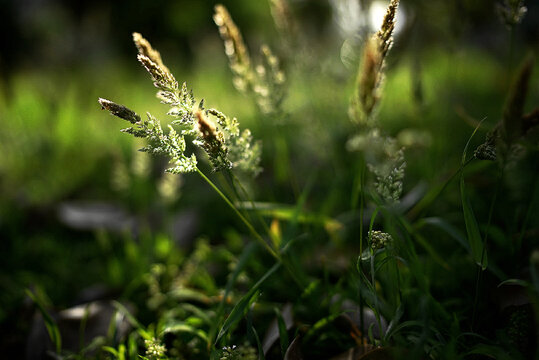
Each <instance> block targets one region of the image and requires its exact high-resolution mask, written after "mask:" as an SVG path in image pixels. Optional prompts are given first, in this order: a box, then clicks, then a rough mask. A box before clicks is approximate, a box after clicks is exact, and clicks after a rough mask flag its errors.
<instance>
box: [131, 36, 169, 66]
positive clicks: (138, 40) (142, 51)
mask: <svg viewBox="0 0 539 360" xmlns="http://www.w3.org/2000/svg"><path fill="white" fill-rule="evenodd" d="M133 42H134V43H135V46H136V47H137V50H138V53H139V55H144V56H146V57H147V58H148V59H150V60H151V61H153V62H154V63H156V64H157V65H159V67H160V68H162V69H163V70H164V71H165V72H168V73H170V70H169V69H168V68H167V67H166V66H165V64H163V60H162V59H161V54H160V53H159V51H157V50H155V49H154V48H153V47H152V45H151V44H150V42H149V41H148V40H146V39H145V38H143V37H142V35H141V34H139V33H137V32H134V33H133Z"/></svg>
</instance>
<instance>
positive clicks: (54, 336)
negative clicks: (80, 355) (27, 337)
mask: <svg viewBox="0 0 539 360" xmlns="http://www.w3.org/2000/svg"><path fill="white" fill-rule="evenodd" d="M25 292H26V295H28V297H29V298H30V299H32V301H33V302H34V304H36V305H37V308H38V309H39V312H40V313H41V316H43V321H44V322H45V327H46V328H47V332H48V333H49V337H50V338H51V341H52V342H53V344H54V346H55V348H56V353H57V354H60V351H61V350H62V337H61V335H60V330H59V329H58V325H57V324H56V321H55V320H54V319H53V318H52V316H51V315H50V314H49V312H48V311H47V309H45V304H44V303H43V301H42V300H41V299H40V298H39V297H38V296H36V294H34V293H33V292H32V291H30V290H29V289H25Z"/></svg>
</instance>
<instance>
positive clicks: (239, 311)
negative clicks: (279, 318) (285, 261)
mask: <svg viewBox="0 0 539 360" xmlns="http://www.w3.org/2000/svg"><path fill="white" fill-rule="evenodd" d="M279 267H281V263H276V264H275V265H273V266H272V267H271V269H269V270H268V272H266V273H265V274H264V276H262V277H261V278H260V280H258V282H257V283H256V284H255V285H254V286H253V287H252V288H251V290H249V292H248V293H247V294H245V295H244V296H243V297H242V298H241V299H240V301H239V302H238V303H237V304H236V306H234V308H233V309H232V312H231V313H230V315H229V316H228V318H227V319H226V320H225V323H224V324H223V326H222V327H221V330H219V334H218V335H217V339H215V342H214V345H215V344H217V343H218V342H219V340H221V338H222V337H223V336H224V335H225V334H226V333H228V331H229V330H230V328H231V327H232V326H234V325H235V324H236V323H237V322H238V321H239V320H240V319H241V318H242V316H243V314H245V312H246V311H247V308H248V307H249V303H250V302H251V300H252V299H253V298H254V297H255V296H256V295H257V294H258V289H259V288H260V286H261V285H262V284H263V283H264V281H266V280H267V279H268V278H269V277H270V276H271V275H273V273H275V272H276V271H277V270H278V269H279Z"/></svg>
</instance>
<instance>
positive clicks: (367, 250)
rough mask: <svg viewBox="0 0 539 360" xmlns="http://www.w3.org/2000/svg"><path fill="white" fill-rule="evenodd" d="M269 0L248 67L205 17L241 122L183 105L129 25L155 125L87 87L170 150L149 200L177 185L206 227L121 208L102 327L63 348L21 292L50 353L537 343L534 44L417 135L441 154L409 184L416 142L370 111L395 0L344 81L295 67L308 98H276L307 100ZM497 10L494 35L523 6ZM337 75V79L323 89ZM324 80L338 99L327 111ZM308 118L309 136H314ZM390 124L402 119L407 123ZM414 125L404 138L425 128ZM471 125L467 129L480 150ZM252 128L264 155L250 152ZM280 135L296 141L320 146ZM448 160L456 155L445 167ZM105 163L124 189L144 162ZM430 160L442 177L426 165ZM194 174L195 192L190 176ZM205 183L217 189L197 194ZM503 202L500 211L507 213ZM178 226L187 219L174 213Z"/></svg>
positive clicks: (490, 349) (418, 158) (235, 39)
mask: <svg viewBox="0 0 539 360" xmlns="http://www.w3.org/2000/svg"><path fill="white" fill-rule="evenodd" d="M269 3H270V4H269V5H270V9H271V11H272V15H273V18H274V20H275V25H276V28H277V31H278V34H279V36H280V37H281V40H282V41H281V42H280V43H281V44H282V47H281V48H279V47H275V49H276V50H270V47H269V46H268V45H262V46H261V52H260V53H261V54H260V59H259V60H257V59H256V58H254V57H253V58H252V57H251V55H250V53H249V51H248V48H247V45H246V42H245V40H244V39H246V38H247V37H244V36H243V35H242V33H241V30H240V29H239V27H238V26H237V25H236V23H235V22H234V21H233V19H232V15H231V13H229V11H228V10H227V9H226V8H225V7H224V6H223V5H217V6H216V7H215V13H214V15H213V20H214V22H215V24H216V25H217V30H218V32H219V35H220V36H221V38H222V40H223V43H224V50H225V55H226V58H227V59H228V65H229V68H230V71H231V73H232V74H231V81H232V83H233V85H234V87H235V88H236V89H237V90H238V94H237V96H247V97H249V98H251V99H252V100H253V102H254V104H255V105H256V108H257V114H256V116H254V117H255V119H254V120H257V121H253V123H254V124H253V125H254V127H252V128H253V132H252V133H251V131H250V130H249V129H242V128H241V127H240V122H239V121H238V119H236V118H235V117H231V116H228V115H226V114H224V113H223V112H221V111H219V110H217V109H214V108H209V107H207V105H206V101H204V100H202V99H198V98H196V97H195V95H194V94H193V92H192V91H191V90H189V87H188V86H187V84H186V83H185V82H179V81H178V80H177V78H176V77H175V76H174V75H173V74H172V72H171V70H170V69H169V68H168V67H167V66H165V64H164V62H163V60H162V58H161V54H160V53H159V52H158V51H157V50H155V49H154V48H153V47H152V46H151V44H150V43H149V41H148V40H146V39H145V38H144V37H143V36H142V35H141V34H139V33H134V34H133V40H134V43H135V46H136V48H137V50H138V55H137V59H138V61H139V62H140V64H141V65H142V66H143V68H144V69H145V70H146V71H147V72H148V73H149V75H150V77H151V80H152V82H153V85H154V86H155V87H156V88H157V90H158V91H157V94H156V95H157V98H158V99H159V100H160V101H161V103H162V104H164V105H166V108H167V116H168V117H169V121H167V124H166V126H165V125H164V124H162V122H161V121H160V120H158V119H157V118H156V117H154V116H152V115H151V114H149V113H147V115H146V116H145V117H143V116H140V115H139V114H138V113H137V112H135V111H134V110H131V108H130V107H127V106H125V105H121V104H119V103H116V102H114V101H111V100H107V99H104V98H99V100H98V101H99V104H100V106H101V108H102V109H104V110H107V111H108V112H110V113H111V114H112V115H114V116H115V117H118V118H120V119H122V120H124V121H127V122H128V123H129V124H128V127H126V128H125V129H123V130H122V131H123V132H124V133H127V134H130V135H132V136H133V137H136V138H139V140H140V141H142V142H143V143H144V144H143V145H142V146H143V147H142V148H141V149H140V150H141V151H142V152H145V153H149V154H150V155H155V156H157V157H159V158H160V159H163V158H164V159H166V161H168V162H169V163H170V167H169V168H167V169H166V170H165V171H166V172H168V173H170V175H175V176H177V177H176V178H174V179H181V180H178V181H177V182H171V183H170V184H169V185H168V190H166V189H163V190H162V191H161V190H159V193H160V194H161V196H162V197H163V196H167V195H166V194H170V195H169V196H170V197H174V198H176V197H177V198H179V200H178V203H181V202H182V201H184V200H185V199H184V198H183V197H184V194H186V195H185V197H186V198H188V199H189V200H190V201H191V202H192V203H194V204H195V208H196V206H199V207H200V209H199V210H200V212H201V213H202V215H200V218H201V219H203V222H204V224H203V225H202V226H201V227H202V231H201V230H200V229H199V232H203V233H205V234H206V235H201V234H197V235H196V236H195V238H196V239H194V240H193V241H192V242H191V243H190V244H189V245H188V247H186V248H179V247H178V246H177V244H175V243H174V242H173V240H172V239H171V237H170V236H169V235H166V232H165V231H164V230H162V229H157V230H156V229H155V227H154V228H151V227H149V229H144V228H143V227H137V226H136V221H135V226H133V229H129V230H128V231H126V234H127V235H122V236H124V237H125V239H122V242H119V243H114V241H113V240H112V239H114V237H115V235H111V234H109V233H108V232H107V231H105V230H103V229H101V230H100V231H98V232H97V234H96V238H97V242H98V243H99V246H100V247H101V248H102V251H103V254H104V255H103V256H104V258H105V260H104V261H105V262H106V264H107V265H106V267H107V269H108V270H107V271H109V273H110V274H115V275H114V276H115V281H114V284H115V285H117V286H119V287H123V288H124V289H123V290H124V292H123V296H122V297H121V298H120V297H118V299H115V300H113V301H110V303H108V305H109V306H110V307H111V308H113V309H114V310H113V312H112V313H113V315H111V317H110V320H109V324H110V325H109V330H108V331H107V333H106V334H103V335H102V336H100V337H99V339H98V340H95V341H93V342H92V343H90V344H88V343H86V342H85V339H84V336H83V335H81V338H80V339H81V340H80V343H79V344H77V345H78V348H77V349H78V351H77V350H72V349H70V348H67V347H66V346H67V345H65V344H64V343H62V336H65V334H66V332H65V331H66V330H65V323H64V322H63V320H64V319H63V318H62V316H61V313H58V314H52V315H51V313H50V312H51V311H52V310H51V307H50V306H49V305H48V302H47V301H46V296H45V295H44V294H42V293H41V292H39V291H35V292H32V291H28V296H30V298H31V299H32V300H33V301H34V302H35V303H36V304H37V306H38V307H39V311H40V313H41V316H42V318H43V325H44V326H45V328H46V331H47V333H48V335H49V336H50V338H51V340H52V341H53V342H54V344H53V345H54V347H52V346H50V350H51V352H52V353H54V356H56V357H58V358H65V359H68V358H83V357H84V356H86V355H88V354H91V355H88V356H94V357H95V358H114V359H127V358H142V359H223V360H224V359H244V360H247V359H292V360H293V359H314V358H322V359H340V358H353V359H356V358H357V359H359V358H365V359H367V358H384V359H398V358H406V359H425V358H431V359H453V358H468V357H470V358H475V357H477V358H482V357H485V358H500V359H505V358H507V359H509V358H512V359H525V358H532V357H533V356H536V355H537V340H536V339H537V338H536V331H537V329H536V324H537V321H536V319H537V312H538V310H539V309H538V308H537V305H536V303H537V299H539V266H538V264H539V260H538V257H539V256H538V251H537V246H538V244H537V242H536V241H535V240H534V239H535V237H534V236H535V235H536V232H537V226H536V224H535V222H534V219H536V218H537V216H539V207H538V204H539V179H538V177H537V171H535V170H536V169H537V155H538V149H537V146H536V139H537V130H538V121H537V119H538V116H537V114H538V110H537V109H533V110H531V111H528V110H527V106H526V105H527V104H526V98H527V97H529V96H530V83H531V81H532V80H531V79H532V70H533V67H534V64H535V62H534V59H533V57H529V58H527V59H526V60H525V61H524V63H523V65H521V67H520V69H519V70H518V71H516V76H515V78H514V80H513V83H512V86H511V89H510V90H509V91H508V94H509V95H508V96H507V101H506V103H505V105H504V108H503V110H501V111H500V115H499V121H498V122H497V124H493V123H492V121H490V119H486V120H485V119H484V120H482V121H475V119H473V118H472V117H471V116H470V117H469V118H471V119H468V122H469V123H471V124H473V125H474V126H473V128H472V127H470V128H465V129H466V131H467V133H468V134H469V136H468V138H457V136H456V135H453V134H449V135H448V137H450V139H449V140H448V139H437V138H435V137H434V138H433V139H432V141H433V142H437V141H440V142H441V141H447V142H448V143H451V144H452V147H451V151H453V150H454V149H458V150H459V152H458V154H456V155H455V154H449V155H451V156H449V155H448V156H449V157H448V158H447V159H446V158H443V159H437V161H438V163H440V169H439V171H436V169H435V170H432V169H428V170H425V171H424V172H425V174H432V173H435V174H436V178H434V179H432V178H425V177H426V176H425V175H424V174H420V175H419V176H418V175H417V171H416V172H413V171H409V167H412V168H413V169H417V168H420V167H421V166H420V165H418V164H421V162H422V161H424V159H425V157H426V156H427V155H428V154H426V153H427V152H428V148H426V149H425V151H423V149H421V150H420V151H415V152H414V151H413V150H414V149H406V148H405V147H404V143H406V142H405V141H402V139H401V138H399V136H397V135H396V133H397V131H396V130H395V128H393V129H392V128H391V127H390V126H388V123H387V118H386V116H387V113H386V112H384V111H383V104H384V95H385V90H384V83H385V82H386V80H389V78H390V76H391V71H392V66H408V65H407V63H404V65H402V64H400V65H394V64H396V63H393V62H390V61H388V60H389V59H390V58H391V56H400V55H402V54H401V53H393V52H392V51H391V48H392V45H393V42H394V41H399V39H395V38H394V37H395V34H394V30H395V25H396V19H397V12H398V11H400V10H399V6H400V4H399V3H400V2H399V0H391V1H389V3H388V6H387V10H386V13H385V16H384V19H383V22H382V25H381V27H380V29H379V30H378V31H377V32H375V33H374V34H370V35H369V36H367V37H366V38H365V39H364V41H363V44H362V49H361V51H358V53H359V54H361V55H360V56H359V58H358V61H357V64H356V67H355V69H354V70H353V73H346V78H347V79H348V82H349V86H348V87H345V88H348V89H350V92H349V93H346V92H344V91H341V90H342V88H343V86H342V85H341V84H340V83H339V84H338V85H336V86H335V87H334V88H332V87H331V86H332V85H330V84H329V82H328V81H327V80H326V77H323V76H322V75H320V78H321V79H322V80H320V79H318V75H317V74H315V75H312V74H310V75H309V76H311V77H316V78H317V79H316V80H319V81H320V82H319V83H318V84H321V85H323V89H316V91H318V92H319V93H321V95H319V96H320V98H321V99H322V100H321V101H318V99H314V100H313V99H309V100H311V102H310V103H309V102H307V101H301V106H300V107H299V108H298V109H295V108H294V106H293V105H295V104H294V103H293V102H292V100H291V99H297V98H301V96H304V98H308V97H311V96H313V94H317V92H316V91H315V90H312V91H308V89H306V88H307V87H308V86H305V87H304V88H302V89H304V90H305V92H306V93H307V94H299V95H295V94H294V93H293V91H292V90H293V89H296V88H301V87H300V86H301V85H303V84H300V85H297V84H294V82H293V81H297V79H302V77H301V76H299V75H298V74H301V75H302V76H305V77H307V76H308V75H306V74H309V71H310V70H312V69H307V70H305V69H301V66H302V65H305V64H307V63H309V62H308V61H305V59H301V57H302V56H309V55H307V54H309V53H307V52H303V51H300V50H299V49H301V45H298V42H299V41H300V40H301V37H300V36H299V34H298V33H300V32H301V25H300V24H301V22H299V21H297V19H296V18H295V16H294V12H293V9H294V7H293V6H292V4H289V3H288V2H287V1H286V0H271V1H270V2H269ZM499 9H500V10H499V11H500V14H501V18H502V20H503V21H504V24H506V25H507V26H508V27H510V28H511V29H512V28H514V27H515V26H517V25H518V23H519V22H520V21H521V18H522V16H523V15H524V13H525V7H524V5H523V2H521V1H505V2H503V3H501V5H500V6H499ZM247 35H249V34H247ZM294 50H297V51H294ZM281 57H282V58H283V59H285V60H286V61H282V60H281ZM294 57H296V58H294ZM298 58H299V59H298ZM223 59H225V58H223ZM311 64H312V63H311ZM324 66H326V65H324ZM321 67H322V66H321ZM335 67H337V66H335ZM339 71H343V70H342V68H341V70H339ZM335 72H338V71H337V70H335ZM414 74H416V75H417V76H420V75H419V73H414ZM340 76H341V77H342V73H340ZM415 80H418V82H419V80H421V79H415ZM313 83H314V82H313ZM309 84H310V83H309ZM294 86H296V87H294ZM336 88H338V89H339V90H340V92H332V91H330V90H331V89H336ZM333 93H336V94H337V95H335V97H337V96H339V97H342V98H343V99H344V100H343V99H341V100H339V102H337V104H338V105H335V104H333V103H332V102H335V101H334V100H333V99H334V97H333V96H334V95H333ZM350 94H351V95H350ZM230 96H236V94H234V95H230ZM294 96H297V97H296V98H295V97H294ZM399 96H402V97H403V99H404V97H405V95H404V94H401V93H400V92H399ZM410 96H411V95H410ZM301 99H303V98H301ZM403 101H404V100H403ZM328 103H331V104H332V106H334V107H332V108H331V109H329V110H326V112H324V113H323V114H322V115H320V114H317V111H315V110H313V109H317V110H319V108H318V107H319V106H321V105H320V104H323V105H326V104H328ZM134 105H135V106H137V104H134ZM130 106H131V105H130ZM309 106H312V107H313V108H312V109H311V108H309ZM417 106H418V109H420V110H421V111H423V112H424V113H421V112H420V113H419V115H417V116H419V117H423V116H427V115H426V114H427V113H428V112H429V111H433V112H434V113H436V111H438V110H439V109H438V108H436V107H434V108H431V109H429V108H428V105H425V104H422V105H417ZM392 111H394V112H395V113H396V114H397V115H398V114H399V109H392ZM462 113H464V111H461V114H462ZM317 116H319V117H320V118H317ZM452 121H455V122H456V121H457V120H452ZM320 123H321V124H322V125H323V126H322V129H323V131H322V133H321V134H317V132H316V131H315V130H313V129H317V128H316V127H315V126H316V124H320ZM441 123H442V121H441V120H440V124H441ZM487 124H489V125H487ZM445 125H448V124H445ZM449 125H450V126H455V125H453V124H449ZM403 126H404V127H405V129H404V130H403V131H405V130H410V129H408V127H409V126H411V125H410V124H403ZM429 126H430V127H432V126H433V125H432V124H430V125H428V126H426V128H427V129H426V130H424V132H421V131H418V132H417V133H414V136H416V137H422V136H423V135H425V137H427V135H429V136H430V135H431V133H430V132H429V130H428V129H429V128H430V127H429ZM487 129H488V130H487ZM477 133H483V135H484V136H485V140H484V142H483V143H480V142H478V141H477V136H476V135H475V134H477ZM313 134H314V135H313ZM401 134H402V132H401ZM418 134H419V135H418ZM259 138H261V139H264V141H265V144H266V145H265V146H264V151H266V152H267V151H268V150H267V149H270V151H271V153H270V154H263V153H262V145H261V141H258V140H255V139H259ZM413 142H414V141H411V142H408V144H410V143H413ZM296 143H300V144H304V143H310V144H312V146H313V148H317V149H318V151H319V152H321V153H324V154H323V155H324V156H318V154H314V152H310V149H311V148H303V147H301V146H295V147H294V144H296ZM426 143H428V142H427V141H425V142H424V144H426ZM412 145H413V144H412ZM472 149H475V150H473V151H472ZM302 151H303V152H305V153H307V155H305V154H298V153H299V152H302ZM472 153H473V154H472ZM264 155H265V156H264ZM457 157H460V163H459V162H458V161H453V160H454V159H455V158H457ZM302 159H308V160H309V162H308V163H307V164H305V163H301V160H302ZM484 160H488V161H484ZM133 161H134V160H133ZM442 164H443V165H444V166H442ZM140 167H144V168H145V169H147V168H148V167H149V166H148V165H147V164H146V165H144V164H143V165H140ZM263 167H264V168H263ZM118 168H119V169H120V170H117V171H116V170H115V171H113V174H115V176H116V179H115V182H114V184H116V185H115V186H117V187H118V188H122V189H123V191H124V192H126V193H128V192H129V190H130V188H131V186H133V187H135V186H136V183H137V181H136V174H134V173H137V174H139V175H140V174H142V173H145V172H149V170H148V171H138V172H137V171H135V170H133V169H131V170H130V169H129V168H128V167H127V166H126V165H125V164H124V165H123V167H122V166H119V167H118ZM446 168H450V169H452V172H451V173H450V174H445V173H442V170H444V171H445V169H446ZM194 173H196V174H197V175H198V176H199V177H200V178H202V180H203V185H205V186H206V187H204V188H198V187H196V186H197V185H196V182H195V181H192V180H191V179H190V176H191V175H193V174H194ZM516 174H519V176H517V175H516ZM141 176H142V175H141ZM180 176H181V177H180ZM194 177H195V180H196V176H194ZM457 177H458V178H459V182H458V185H457V184H455V182H454V181H453V180H454V179H455V178H457ZM185 179H188V180H185ZM519 180H521V181H519ZM159 181H161V180H159ZM180 184H181V192H180V191H179V189H178V187H179V186H180ZM158 187H159V189H161V185H158ZM163 187H166V184H165V185H163ZM171 189H172V190H171ZM195 189H198V191H200V192H198V191H195ZM200 189H204V190H200ZM209 189H211V190H210V191H206V190H209ZM173 190H176V191H173ZM179 193H181V194H179ZM209 193H210V194H209ZM523 193H526V194H528V196H527V197H523V196H522V194H523ZM214 195H217V196H215V198H217V200H218V201H213V200H211V199H212V198H213V197H214ZM208 204H210V205H208ZM221 205H222V206H221ZM509 208H512V209H515V211H514V214H511V215H508V210H507V209H509ZM181 225H182V226H181V229H180V231H185V232H187V231H188V229H189V227H190V226H189V225H190V224H189V223H187V222H184V223H181ZM118 254H121V255H118ZM124 282H125V284H123V283H124ZM117 300H120V301H117ZM88 309H89V307H87V308H86V313H85V315H84V316H82V318H81V319H80V324H79V323H78V325H79V327H78V329H79V331H80V332H81V334H84V330H85V327H86V326H87V325H89V324H90V322H89V319H91V317H90V314H89V310H88ZM53 315H54V316H53ZM530 319H532V320H530ZM96 339H97V338H96Z"/></svg>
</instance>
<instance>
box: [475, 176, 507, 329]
mask: <svg viewBox="0 0 539 360" xmlns="http://www.w3.org/2000/svg"><path fill="white" fill-rule="evenodd" d="M503 169H504V167H503V166H502V168H501V169H500V172H499V176H498V179H497V181H496V189H495V190H494V195H493V196H492V201H491V202H490V209H489V211H488V220H487V227H486V229H485V238H484V239H483V249H482V251H481V262H480V264H483V261H484V260H485V255H486V251H487V242H488V230H489V228H490V224H491V222H492V214H493V213H494V207H495V205H496V200H497V198H498V193H499V192H500V188H501V185H502V182H503ZM482 276H483V269H482V268H481V266H479V267H478V269H477V278H476V281H475V296H474V303H473V312H472V331H473V328H474V327H475V317H476V312H477V303H478V301H479V293H480V289H479V287H480V286H481V278H482Z"/></svg>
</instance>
